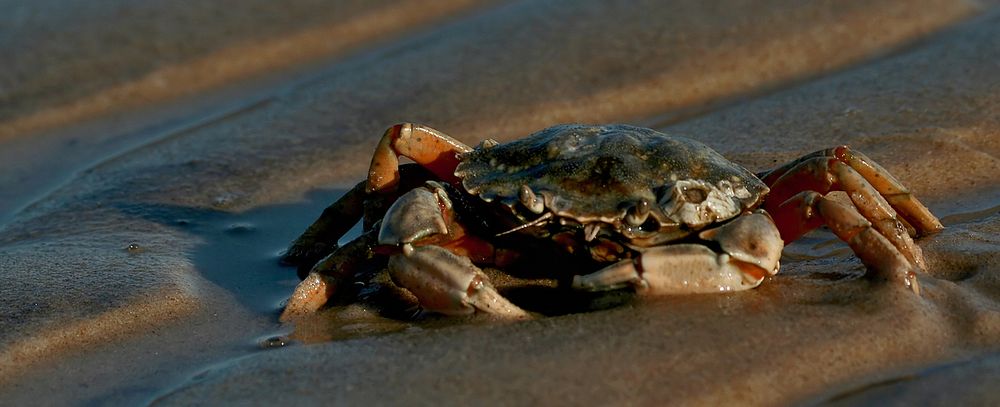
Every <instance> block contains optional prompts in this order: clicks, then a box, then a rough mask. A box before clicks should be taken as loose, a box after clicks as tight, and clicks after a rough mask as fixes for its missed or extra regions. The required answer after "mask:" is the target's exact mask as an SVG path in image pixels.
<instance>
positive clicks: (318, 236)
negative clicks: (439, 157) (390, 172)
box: [281, 164, 434, 272]
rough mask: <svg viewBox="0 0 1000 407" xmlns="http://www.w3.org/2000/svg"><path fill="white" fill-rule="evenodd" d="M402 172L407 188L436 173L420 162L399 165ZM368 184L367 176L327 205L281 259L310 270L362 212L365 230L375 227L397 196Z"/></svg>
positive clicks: (403, 182) (356, 221)
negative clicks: (370, 190)
mask: <svg viewBox="0 0 1000 407" xmlns="http://www.w3.org/2000/svg"><path fill="white" fill-rule="evenodd" d="M398 174H399V176H400V179H401V181H400V182H401V187H402V188H403V189H406V190H409V189H412V188H416V187H419V186H420V185H423V184H424V183H425V182H427V181H428V180H430V179H432V178H433V176H434V175H433V174H431V173H429V172H428V171H427V170H425V169H424V168H423V167H421V166H419V165H416V164H404V165H401V166H399V170H398ZM367 186H368V181H367V180H365V181H361V182H359V183H358V184H357V185H355V186H354V188H351V189H350V190H349V191H347V193H345V194H344V195H343V196H341V197H340V198H339V199H337V201H336V202H334V203H333V204H331V205H330V206H328V207H327V208H326V209H324V210H323V213H322V214H321V215H320V216H319V218H317V219H316V221H314V222H313V223H312V225H309V228H307V229H306V231H305V232H303V233H302V235H301V236H299V237H298V238H296V239H295V241H293V242H292V244H291V245H290V246H289V247H288V250H286V251H285V254H284V255H283V256H282V257H281V261H282V262H283V263H285V264H290V265H294V266H298V267H299V271H300V272H306V271H308V270H309V269H308V268H309V267H312V266H313V265H315V264H316V262H317V261H319V259H322V258H323V257H324V256H326V255H328V254H330V253H332V252H333V251H334V250H336V249H337V241H338V240H340V238H341V237H343V236H344V234H346V233H347V231H349V230H350V229H351V228H352V227H354V225H355V224H357V223H358V220H359V219H361V218H362V215H363V217H364V230H369V229H371V227H372V225H373V224H375V222H378V221H380V220H382V216H383V215H385V211H386V209H387V208H388V207H389V205H391V204H392V202H393V201H395V200H396V196H395V195H394V194H384V195H383V194H368V193H367V191H366V188H367Z"/></svg>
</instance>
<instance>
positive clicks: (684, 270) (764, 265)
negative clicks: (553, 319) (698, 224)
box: [573, 212, 784, 295]
mask: <svg viewBox="0 0 1000 407" xmlns="http://www.w3.org/2000/svg"><path fill="white" fill-rule="evenodd" d="M699 237H701V238H702V239H704V240H706V241H708V242H712V245H713V246H715V247H718V248H720V249H721V250H722V252H721V253H717V252H715V251H714V250H712V249H710V248H708V247H707V246H705V245H701V244H677V245H669V246H659V247H652V248H649V249H646V250H643V251H642V252H641V253H640V254H639V256H638V257H636V258H635V259H630V260H623V261H620V262H618V263H615V264H612V265H610V266H608V267H606V268H604V269H601V270H599V271H597V272H595V273H592V274H588V275H585V276H575V277H574V278H573V288H575V289H579V290H587V291H601V290H611V289H616V288H621V287H625V286H633V287H635V288H636V290H637V291H638V292H639V293H640V294H650V295H660V294H687V293H710V292H720V291H739V290H746V289H748V288H753V287H756V286H758V285H759V284H760V283H761V281H763V280H764V277H766V276H767V275H769V274H774V273H776V272H777V271H778V259H779V258H780V257H781V249H782V248H784V244H783V243H782V241H781V236H780V235H779V234H778V230H777V229H776V228H775V226H774V223H773V222H772V221H771V218H769V217H768V216H767V215H766V214H764V213H761V212H757V213H752V214H747V215H744V216H741V217H739V218H737V219H735V220H733V221H732V222H730V223H727V224H725V225H723V226H722V227H719V228H716V229H711V230H707V231H705V232H702V233H701V234H699Z"/></svg>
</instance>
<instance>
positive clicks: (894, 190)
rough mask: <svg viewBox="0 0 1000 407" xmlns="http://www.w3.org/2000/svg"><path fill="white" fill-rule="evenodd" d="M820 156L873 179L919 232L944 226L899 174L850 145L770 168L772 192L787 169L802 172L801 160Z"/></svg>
mask: <svg viewBox="0 0 1000 407" xmlns="http://www.w3.org/2000/svg"><path fill="white" fill-rule="evenodd" d="M817 158H833V159H836V160H838V161H840V162H842V163H844V164H847V165H848V166H850V168H852V169H853V170H854V171H856V172H857V173H858V174H859V175H860V176H862V177H863V178H864V179H865V180H866V181H867V182H868V183H870V184H871V186H872V187H873V188H874V189H875V190H877V191H878V193H879V194H880V195H881V196H882V197H883V198H884V200H885V201H887V202H888V203H889V204H890V205H891V206H892V207H893V208H894V209H895V210H896V211H898V212H899V215H900V216H901V217H902V218H903V219H904V220H906V222H908V223H909V224H910V225H913V226H914V227H915V228H916V231H917V233H918V235H925V234H930V233H934V232H937V231H939V230H941V229H943V228H944V226H943V225H942V224H941V222H940V221H939V220H938V218H937V217H936V216H934V214H932V213H931V212H930V210H928V209H927V207H926V206H924V205H923V204H922V203H920V201H919V200H917V198H916V197H915V196H913V194H912V193H910V190H909V189H907V188H906V187H905V186H904V185H903V184H902V183H901V182H899V180H898V179H896V177H894V176H893V175H892V174H891V173H889V171H887V170H886V169H885V168H883V167H882V166H881V165H879V164H878V163H876V162H875V161H874V160H872V159H871V158H868V156H866V155H864V154H862V153H861V152H859V151H854V150H852V149H851V148H850V147H848V146H838V147H834V148H830V149H826V150H820V151H816V152H814V153H812V154H808V155H805V156H803V157H801V158H799V159H797V160H794V161H791V162H789V163H787V164H785V165H783V166H781V167H779V168H776V169H774V170H772V171H770V172H768V173H767V174H765V175H764V176H763V177H762V179H763V181H764V183H766V184H767V185H768V186H772V193H774V192H779V193H780V191H774V188H773V185H774V184H775V183H776V182H777V181H778V180H779V179H780V178H783V177H784V176H785V175H786V174H787V173H796V172H800V169H797V167H800V166H801V164H803V163H805V162H807V161H813V160H815V159H817ZM802 190H803V189H798V190H796V191H789V193H787V197H786V199H787V198H788V197H791V195H794V194H795V193H796V192H798V191H802ZM777 201H778V203H781V202H784V199H780V200H777Z"/></svg>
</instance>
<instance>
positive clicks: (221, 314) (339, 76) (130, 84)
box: [0, 0, 1000, 405]
mask: <svg viewBox="0 0 1000 407" xmlns="http://www.w3.org/2000/svg"><path fill="white" fill-rule="evenodd" d="M432 4H434V5H433V6H428V5H427V3H425V2H417V1H377V2H369V1H351V0H341V1H336V2H332V3H331V2H320V1H310V0H297V1H292V2H285V3H282V4H280V5H277V4H271V3H270V2H260V1H253V2H248V3H246V4H243V5H241V6H240V8H239V9H238V10H234V9H233V8H232V7H233V6H232V5H231V4H230V3H226V2H221V1H210V2H203V3H201V4H200V5H197V6H193V5H190V4H186V3H181V2H173V1H151V2H144V3H143V4H142V5H135V4H128V3H126V2H117V1H101V2H94V3H89V4H87V5H74V4H63V2H59V1H43V2H34V3H31V4H26V3H18V4H16V5H8V6H9V8H6V9H9V10H13V11H12V12H10V13H4V15H2V16H0V27H3V28H0V33H3V35H0V53H3V54H5V55H8V56H12V57H8V58H7V59H6V61H7V63H5V64H3V66H2V67H0V277H2V278H3V280H4V284H0V327H2V328H3V329H0V343H2V344H3V345H0V404H2V405H24V404H29V403H38V402H42V403H43V404H72V405H76V404H149V403H154V404H163V405H217V404H273V403H279V402H280V403H296V404H319V403H324V404H329V403H334V404H349V405H354V404H361V403H371V402H376V403H378V404H392V405H400V404H402V405H426V404H444V405H463V404H464V405H468V404H471V403H477V404H478V403H485V404H516V405H524V404H555V405H579V404H612V403H614V404H638V405H663V404H681V405H720V404H736V403H739V404H747V405H789V404H792V405H816V404H824V405H825V404H835V405H857V404H878V405H913V404H921V405H956V404H957V405H992V404H997V403H998V402H1000V390H998V387H997V383H1000V368H998V366H1000V5H998V4H997V3H996V2H974V1H955V0H948V1H944V0H918V1H899V0H881V1H874V2H872V1H867V2H865V1H854V0H848V1H827V2H809V3H803V2H796V1H787V0H769V1H763V2H743V1H735V0H724V1H720V2H716V3H713V4H711V5H706V4H702V2H698V1H678V2H670V3H669V4H665V3H663V2H653V1H649V2H646V1H643V2H634V3H630V4H628V5H627V6H626V5H624V4H622V5H618V4H611V3H606V2H599V1H590V0H585V1H574V2H526V1H524V2H522V1H490V2H474V1H463V0H448V1H440V2H434V3H432ZM5 7H7V6H0V8H5ZM403 121H408V122H417V123H424V124H427V125H430V126H432V127H434V128H437V129H440V130H442V131H445V132H447V133H448V134H450V135H452V136H455V137H456V138H458V139H460V140H461V141H463V142H466V143H468V144H470V145H475V144H476V143H478V142H479V141H481V140H483V139H486V138H494V139H497V140H500V141H509V140H513V139H516V138H519V137H522V136H524V135H527V134H529V133H531V132H533V131H536V130H538V129H541V128H544V127H547V126H550V125H553V124H558V123H572V122H581V123H629V124H635V125H640V126H644V127H650V128H654V129H657V130H661V131H665V132H669V133H674V134H680V135H684V136H687V137H691V138H694V139H697V140H700V141H702V142H704V143H705V144H707V145H709V146H711V147H712V148H714V149H716V150H718V151H719V152H720V153H722V154H723V155H724V156H726V157H727V158H729V159H731V160H733V161H735V162H738V163H741V164H743V165H744V166H746V167H747V168H748V169H750V170H752V171H761V170H765V169H768V168H773V167H775V166H776V165H779V164H781V163H784V162H786V161H788V160H790V159H794V158H796V157H799V156H801V155H803V154H806V153H809V152H812V151H815V150H818V149H822V148H827V147H831V146H835V145H841V144H849V145H851V146H852V147H853V148H855V149H858V150H861V151H864V152H865V153H866V154H868V155H869V156H871V157H872V158H873V159H875V160H877V161H878V162H880V163H881V164H882V165H883V166H885V167H886V168H887V169H888V170H889V171H890V172H892V173H893V174H895V175H896V176H898V177H899V178H900V179H901V180H902V181H903V183H904V184H906V185H907V186H908V187H910V188H911V189H912V191H913V192H914V193H915V194H916V195H917V196H919V197H920V199H921V200H922V201H923V202H924V203H925V204H927V205H928V207H929V208H930V209H931V210H932V211H933V212H934V213H935V214H936V215H938V216H939V217H940V218H941V219H942V221H943V223H944V224H945V226H946V229H945V230H944V231H942V232H940V233H938V234H936V235H933V236H929V237H926V238H921V239H918V240H917V244H918V245H919V246H920V247H921V248H922V250H923V252H924V254H925V256H926V258H927V261H928V270H927V273H926V274H922V275H920V276H918V279H919V282H920V285H921V287H922V292H921V294H920V295H919V296H917V295H914V294H913V293H910V292H907V291H906V290H903V289H902V288H901V287H896V286H891V285H887V284H882V283H878V282H876V281H872V280H870V279H865V278H861V277H862V276H863V275H864V270H865V269H864V266H863V265H862V264H861V263H860V261H859V260H858V259H857V258H856V257H855V256H854V255H853V254H852V253H851V252H850V249H849V248H848V247H847V246H846V245H845V244H843V243H841V242H839V241H838V240H837V239H836V237H835V236H833V235H832V234H831V233H830V232H828V231H825V230H820V231H817V232H815V233H813V234H810V235H808V236H806V238H804V239H802V240H801V241H799V242H796V243H794V244H792V245H790V246H788V247H786V248H785V251H784V253H783V257H782V259H781V264H782V269H781V272H780V273H779V274H778V275H776V276H774V277H769V278H767V279H766V280H765V281H764V283H763V284H762V285H761V286H760V287H758V288H757V289H754V290H750V291H745V292H739V293H730V294H717V295H716V294H712V295H682V296H672V297H662V298H655V299H636V298H633V297H631V296H630V295H627V294H623V293H617V294H610V295H608V296H606V297H602V298H599V299H597V300H594V301H592V302H589V303H587V304H585V305H579V304H578V303H573V302H572V301H573V300H571V299H566V298H563V297H564V294H560V293H561V291H557V290H554V289H551V288H550V287H549V285H551V284H550V283H551V282H546V281H544V280H543V281H541V282H538V281H531V280H525V279H520V278H513V277H505V276H503V275H501V274H498V273H497V272H496V271H495V270H490V271H489V272H490V273H491V276H493V277H494V278H495V279H496V281H495V282H496V284H497V286H498V287H499V288H500V289H501V292H505V293H511V295H510V297H511V299H512V301H514V302H515V303H518V304H519V305H522V306H524V307H525V308H528V309H529V310H547V311H546V312H542V314H540V315H538V316H537V318H535V319H533V320H530V321H519V322H498V321H494V320H491V319H490V318H488V317H482V316H477V317H471V318H442V317H436V316H424V317H422V318H416V319H413V318H409V317H406V316H402V313H401V312H399V310H400V309H405V308H406V307H405V306H401V305H400V304H398V297H399V296H398V295H397V293H395V291H394V289H393V288H392V287H391V285H390V284H389V283H388V282H387V281H386V280H385V279H384V278H382V279H381V280H377V281H376V282H375V283H374V284H373V285H372V287H371V288H370V291H371V292H374V293H375V294H373V295H369V296H367V297H366V298H365V299H363V300H362V301H360V302H358V303H355V304H348V305H338V306H335V307H330V308H328V309H324V310H323V311H321V312H320V313H319V314H317V315H316V316H315V317H313V318H310V319H308V320H306V321H300V322H299V323H298V324H296V325H293V324H281V323H280V322H279V321H278V315H279V313H280V311H281V309H282V307H283V305H284V301H285V300H286V299H287V298H288V296H289V294H290V293H291V292H292V290H293V289H294V287H295V285H296V284H297V283H298V282H299V279H298V277H297V275H296V271H295V269H294V268H292V267H288V266H282V265H280V264H279V262H278V259H279V257H280V255H281V253H282V251H283V250H284V249H285V248H286V247H287V245H288V244H289V242H291V241H292V239H294V238H295V237H296V236H297V235H298V234H299V233H301V232H302V231H303V230H304V229H305V227H306V226H308V225H309V224H310V223H311V222H312V221H313V220H314V219H315V218H316V216H318V215H319V214H320V212H322V210H323V208H324V207H326V206H327V205H328V204H329V203H330V202H332V201H334V200H335V199H336V198H337V197H339V196H340V195H341V194H343V193H344V192H345V191H346V190H347V189H348V188H350V187H352V186H353V185H354V184H355V183H356V182H357V181H358V180H360V179H362V178H363V177H364V176H365V174H366V171H367V166H368V163H369V160H370V157H371V152H372V150H373V148H374V146H375V143H376V142H377V141H378V138H379V137H380V136H381V134H382V132H383V131H384V130H385V128H386V127H388V126H390V125H392V124H395V123H398V122H403ZM393 301H396V303H393ZM560 301H568V302H566V304H570V305H560V304H563V303H560ZM553 303H556V304H555V305H553Z"/></svg>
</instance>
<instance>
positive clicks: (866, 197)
mask: <svg viewBox="0 0 1000 407" xmlns="http://www.w3.org/2000/svg"><path fill="white" fill-rule="evenodd" d="M835 190H839V191H844V192H846V193H847V194H848V195H849V196H850V198H851V201H852V202H853V203H854V206H856V207H857V212H860V213H861V215H863V216H864V218H866V219H867V220H868V221H869V222H871V224H872V227H873V228H874V229H875V230H877V231H878V232H879V233H881V234H882V235H883V236H885V237H886V238H887V239H888V240H889V241H890V242H891V243H892V245H893V246H895V247H896V248H897V249H898V251H899V252H900V253H902V254H903V256H905V257H906V259H907V260H909V261H910V263H912V264H914V265H916V266H917V267H919V268H921V269H923V268H925V263H924V259H923V254H922V253H921V252H920V248H919V247H917V246H916V245H915V244H914V243H913V239H912V238H911V237H910V235H909V232H908V231H907V229H906V226H905V225H904V224H903V223H902V222H901V221H900V220H899V218H898V217H897V212H896V211H895V210H893V208H892V206H891V205H890V203H889V202H887V201H886V199H885V198H884V197H883V196H882V194H881V193H880V192H879V191H878V190H877V189H876V188H875V187H874V186H873V185H872V184H871V183H869V182H868V180H867V179H866V178H865V177H864V176H863V175H862V174H860V173H859V172H858V171H856V170H855V169H854V168H853V167H851V166H849V165H847V164H845V163H844V162H842V161H840V160H838V159H837V158H834V157H813V158H809V159H807V160H804V161H801V162H799V163H798V164H797V165H795V166H794V167H792V168H791V169H790V170H787V171H786V172H784V174H783V175H781V176H780V177H778V178H777V179H776V180H774V181H773V182H772V184H771V195H770V196H768V200H767V202H765V204H764V207H765V208H766V209H767V210H768V212H770V213H771V214H772V216H775V220H776V221H777V225H778V229H779V230H781V231H782V238H783V239H784V240H785V242H786V243H788V242H791V241H792V240H795V239H797V238H799V237H800V236H801V234H803V233H806V232H808V231H809V230H812V229H814V228H816V227H818V226H819V225H818V224H816V221H815V220H814V221H811V222H809V221H807V222H805V223H803V219H793V218H789V217H787V216H785V215H784V214H783V213H782V211H784V210H787V209H785V208H781V205H782V204H783V203H784V202H785V201H787V200H788V199H789V198H791V196H792V195H794V194H797V193H799V192H801V191H815V192H817V193H819V194H821V195H825V194H826V193H828V192H830V191H835ZM917 204H918V205H919V202H917ZM921 206H922V205H921ZM931 216H933V215H931ZM934 219H935V221H936V218H934Z"/></svg>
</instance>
